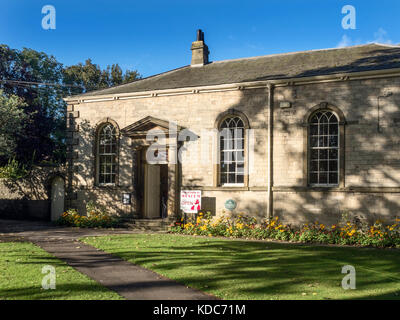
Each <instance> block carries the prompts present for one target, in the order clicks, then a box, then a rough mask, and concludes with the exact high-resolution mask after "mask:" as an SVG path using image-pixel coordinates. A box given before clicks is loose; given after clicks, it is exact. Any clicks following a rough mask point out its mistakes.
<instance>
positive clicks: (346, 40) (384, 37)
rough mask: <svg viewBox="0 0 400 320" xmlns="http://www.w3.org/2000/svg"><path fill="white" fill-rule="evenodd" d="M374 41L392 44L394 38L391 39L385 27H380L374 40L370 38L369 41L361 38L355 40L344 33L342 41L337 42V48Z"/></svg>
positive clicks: (375, 33)
mask: <svg viewBox="0 0 400 320" xmlns="http://www.w3.org/2000/svg"><path fill="white" fill-rule="evenodd" d="M373 42H378V43H383V44H392V43H393V42H392V40H390V39H389V37H388V33H387V31H386V30H385V29H383V28H379V29H378V31H376V32H374V38H373V40H368V41H362V40H360V39H357V40H353V39H352V38H350V37H349V36H348V35H346V34H344V35H343V36H342V39H341V40H340V42H339V43H338V44H337V46H336V47H337V48H343V47H349V46H356V45H359V44H366V43H373Z"/></svg>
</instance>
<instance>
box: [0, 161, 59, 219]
mask: <svg viewBox="0 0 400 320" xmlns="http://www.w3.org/2000/svg"><path fill="white" fill-rule="evenodd" d="M63 173H64V169H63V168H62V167H56V166H46V167H35V168H34V169H33V170H32V171H31V172H30V174H29V175H28V176H27V177H26V178H25V179H21V180H17V181H12V180H8V179H0V219H15V220H50V192H51V190H50V189H51V181H52V179H53V178H54V177H55V176H57V175H61V176H63Z"/></svg>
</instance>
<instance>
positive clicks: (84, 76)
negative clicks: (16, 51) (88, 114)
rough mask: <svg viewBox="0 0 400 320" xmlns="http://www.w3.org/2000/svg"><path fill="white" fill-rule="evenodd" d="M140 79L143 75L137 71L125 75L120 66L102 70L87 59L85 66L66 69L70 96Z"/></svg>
mask: <svg viewBox="0 0 400 320" xmlns="http://www.w3.org/2000/svg"><path fill="white" fill-rule="evenodd" d="M140 78H141V75H140V74H139V72H138V71H137V70H134V71H130V70H127V71H126V72H125V74H124V73H123V71H122V69H121V67H120V66H119V65H118V64H113V65H111V66H107V67H106V69H104V70H102V69H101V68H100V66H99V65H97V64H94V63H92V60H90V59H87V60H86V61H85V64H82V63H78V64H76V65H73V66H70V67H67V68H65V69H64V84H66V85H69V86H70V87H69V95H74V94H80V93H85V92H89V91H93V90H98V89H105V88H109V87H112V86H117V85H120V84H124V83H127V82H132V81H136V80H138V79H140Z"/></svg>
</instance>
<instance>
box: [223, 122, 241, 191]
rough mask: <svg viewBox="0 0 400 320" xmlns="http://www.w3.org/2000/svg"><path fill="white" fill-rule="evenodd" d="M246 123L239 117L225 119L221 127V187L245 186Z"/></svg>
mask: <svg viewBox="0 0 400 320" xmlns="http://www.w3.org/2000/svg"><path fill="white" fill-rule="evenodd" d="M245 128H246V126H245V123H244V121H243V119H242V118H241V117H239V116H236V115H232V116H228V117H226V118H224V119H223V120H222V121H221V122H220V125H219V135H220V138H219V139H220V140H219V168H220V169H219V182H220V185H225V186H229V185H236V186H241V185H244V184H245Z"/></svg>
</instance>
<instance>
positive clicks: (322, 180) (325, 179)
mask: <svg viewBox="0 0 400 320" xmlns="http://www.w3.org/2000/svg"><path fill="white" fill-rule="evenodd" d="M319 183H320V184H327V183H328V174H327V173H326V172H320V173H319Z"/></svg>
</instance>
